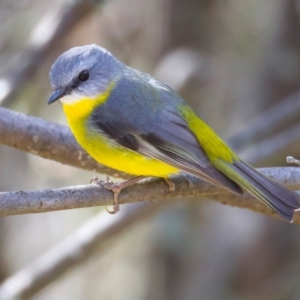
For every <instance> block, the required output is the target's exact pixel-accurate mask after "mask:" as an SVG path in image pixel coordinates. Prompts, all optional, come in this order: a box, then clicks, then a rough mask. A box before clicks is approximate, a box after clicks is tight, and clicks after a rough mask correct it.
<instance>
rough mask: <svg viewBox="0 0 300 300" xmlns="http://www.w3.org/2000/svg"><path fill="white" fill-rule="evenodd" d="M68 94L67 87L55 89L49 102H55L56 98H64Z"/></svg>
mask: <svg viewBox="0 0 300 300" xmlns="http://www.w3.org/2000/svg"><path fill="white" fill-rule="evenodd" d="M66 94H67V93H66V90H65V89H59V90H55V91H53V92H52V94H51V96H50V97H49V100H48V104H51V103H53V102H55V101H56V100H58V99H60V98H62V97H63V96H65V95H66Z"/></svg>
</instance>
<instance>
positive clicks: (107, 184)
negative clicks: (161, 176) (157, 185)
mask: <svg viewBox="0 0 300 300" xmlns="http://www.w3.org/2000/svg"><path fill="white" fill-rule="evenodd" d="M143 178H144V176H138V177H134V178H131V179H128V180H126V181H122V182H117V183H113V182H112V181H111V180H110V179H109V177H108V176H107V177H106V180H99V179H98V178H97V177H94V178H93V179H92V180H91V182H90V183H96V184H99V185H101V186H103V187H104V188H106V189H107V190H110V191H112V192H113V193H114V205H113V208H112V210H109V209H108V208H107V207H105V208H106V211H107V212H108V213H110V214H115V213H117V212H118V211H119V210H120V206H119V194H120V192H121V191H122V190H123V189H124V188H126V187H128V186H131V185H133V184H135V183H137V182H138V181H140V180H142V179H143Z"/></svg>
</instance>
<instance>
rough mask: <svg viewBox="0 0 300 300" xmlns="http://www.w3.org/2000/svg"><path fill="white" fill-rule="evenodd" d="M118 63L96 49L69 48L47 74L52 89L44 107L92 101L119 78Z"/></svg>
mask: <svg viewBox="0 0 300 300" xmlns="http://www.w3.org/2000/svg"><path fill="white" fill-rule="evenodd" d="M121 70H122V63H121V62H119V61H118V60H117V59H116V58H115V57H114V56H112V55H111V54H110V53H109V52H108V51H107V50H105V49H104V48H101V47H99V46H97V45H87V46H81V47H75V48H72V49H70V50H68V51H66V52H64V53H63V54H61V55H60V56H59V57H58V59H57V60H56V61H55V63H54V64H53V66H52V67H51V71H50V74H49V76H50V82H51V86H52V88H53V93H52V94H51V96H50V98H49V101H48V104H51V103H53V102H54V101H56V100H58V99H60V100H61V101H62V102H63V103H69V104H72V103H74V102H77V101H79V100H80V99H81V98H83V97H85V98H96V97H97V95H99V94H102V93H104V92H105V91H106V90H107V89H108V87H109V84H110V83H111V82H112V81H113V80H114V79H117V77H118V76H120V75H121Z"/></svg>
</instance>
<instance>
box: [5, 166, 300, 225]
mask: <svg viewBox="0 0 300 300" xmlns="http://www.w3.org/2000/svg"><path fill="white" fill-rule="evenodd" d="M260 171H262V173H264V174H265V175H267V176H269V177H271V178H273V179H274V180H276V181H277V182H279V183H281V184H284V185H286V186H287V187H288V188H290V189H300V169H299V168H293V167H290V168H267V169H261V170H260ZM172 181H173V182H174V183H175V185H176V189H175V191H173V192H171V193H170V191H169V188H168V185H167V184H166V182H165V181H164V180H161V179H149V180H144V181H142V182H141V183H139V184H136V185H133V186H130V187H128V188H126V189H124V190H122V192H121V194H120V197H119V200H120V203H121V204H124V203H133V202H139V201H145V200H157V199H166V198H179V197H193V198H198V199H199V198H201V199H210V200H215V201H218V202H221V203H223V204H227V205H232V206H236V207H241V208H248V209H250V210H253V211H256V212H260V213H263V214H265V215H268V216H277V215H276V214H275V213H274V212H273V211H271V210H270V209H269V208H268V207H266V206H265V205H264V204H262V203H261V202H259V201H258V200H256V199H255V198H254V197H253V196H251V195H250V194H248V193H245V194H244V195H243V196H240V195H235V194H232V193H230V192H228V191H226V190H224V189H221V188H217V187H215V186H212V185H210V184H208V183H206V182H204V181H202V180H200V179H198V178H196V177H194V176H190V175H181V176H175V177H173V178H172ZM110 204H113V197H112V192H111V191H108V190H106V189H105V188H103V187H101V186H99V185H97V184H91V185H85V186H76V187H65V188H59V189H48V190H42V191H19V192H2V193H0V216H9V215H16V214H29V213H42V212H48V211H56V210H63V209H72V208H81V207H91V206H106V205H110ZM294 222H295V223H299V224H300V215H296V216H295V219H294Z"/></svg>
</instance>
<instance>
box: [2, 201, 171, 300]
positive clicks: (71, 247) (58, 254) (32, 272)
mask: <svg viewBox="0 0 300 300" xmlns="http://www.w3.org/2000/svg"><path fill="white" fill-rule="evenodd" d="M164 204H166V203H164ZM162 205H163V203H160V205H147V206H143V207H142V208H140V209H134V210H132V209H131V210H128V209H127V210H126V212H120V213H118V214H117V215H114V216H111V215H109V214H108V213H106V212H105V213H100V214H99V215H97V216H96V217H94V218H92V219H91V220H89V221H88V222H87V223H86V224H84V225H83V226H82V227H81V228H80V229H79V230H77V231H76V232H75V233H73V234H72V235H70V236H69V237H68V238H67V239H66V240H64V241H63V242H61V243H59V244H58V245H56V246H55V247H53V248H52V249H51V250H50V251H48V252H47V253H45V254H44V255H42V256H41V257H39V258H38V259H36V260H35V261H34V262H33V263H32V264H30V265H29V266H28V267H26V268H24V269H22V270H21V271H19V272H17V273H16V274H14V275H13V276H11V277H9V278H8V279H6V280H5V281H4V282H3V283H2V284H1V285H0V299H1V300H8V299H28V298H30V297H32V296H33V295H34V294H36V293H37V292H38V291H40V290H41V289H42V288H43V287H45V286H46V285H48V284H49V283H51V282H52V281H54V280H56V279H58V278H59V277H60V276H61V275H63V274H64V273H66V272H67V271H69V270H70V269H71V268H72V267H75V266H77V265H79V264H81V263H83V262H84V261H86V259H87V258H89V257H90V256H91V255H92V254H93V253H95V251H97V252H98V253H99V251H101V250H102V249H103V248H104V245H107V243H106V242H107V241H109V240H111V239H113V238H116V236H118V235H120V234H121V233H123V232H124V231H126V230H128V228H129V227H130V226H131V225H133V224H136V222H137V221H139V220H142V219H145V218H146V217H150V216H151V215H153V214H154V213H155V212H156V211H158V210H159V209H160V208H161V206H162Z"/></svg>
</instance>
